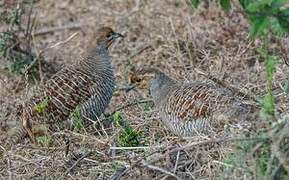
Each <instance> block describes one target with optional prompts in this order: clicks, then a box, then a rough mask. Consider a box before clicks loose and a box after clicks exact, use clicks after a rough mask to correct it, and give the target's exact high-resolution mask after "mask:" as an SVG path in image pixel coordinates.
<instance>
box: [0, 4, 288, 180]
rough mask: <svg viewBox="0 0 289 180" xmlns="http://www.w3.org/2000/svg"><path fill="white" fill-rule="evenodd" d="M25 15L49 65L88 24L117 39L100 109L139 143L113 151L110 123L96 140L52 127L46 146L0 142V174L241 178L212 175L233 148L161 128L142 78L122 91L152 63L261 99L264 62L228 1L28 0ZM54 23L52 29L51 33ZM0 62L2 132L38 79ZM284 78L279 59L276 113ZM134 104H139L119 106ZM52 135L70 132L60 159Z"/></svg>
mask: <svg viewBox="0 0 289 180" xmlns="http://www.w3.org/2000/svg"><path fill="white" fill-rule="evenodd" d="M236 9H237V10H236ZM34 14H35V15H36V17H37V21H36V24H37V26H36V30H35V32H40V31H41V30H42V31H43V30H44V31H46V32H45V33H38V34H37V33H36V34H35V37H34V46H35V47H36V49H37V50H38V52H40V51H43V50H44V53H43V60H44V61H46V62H48V64H50V65H51V66H52V67H54V69H56V70H59V69H61V67H62V66H65V65H69V64H71V63H73V62H75V61H77V60H78V57H80V56H81V55H82V54H83V53H85V50H86V49H87V47H89V46H90V44H89V42H90V38H91V37H92V36H93V33H94V32H95V31H96V29H97V28H98V27H101V26H103V25H105V26H111V27H113V29H114V30H115V31H117V32H120V33H122V34H124V35H125V38H124V39H123V40H119V41H118V42H117V43H116V44H115V45H114V46H113V47H111V49H110V52H111V56H112V63H113V66H114V70H115V76H116V82H117V90H116V92H115V93H114V96H113V99H112V101H111V103H110V105H109V108H108V109H107V112H106V114H109V113H111V112H113V111H115V110H117V109H119V112H120V113H121V116H122V118H124V119H125V120H126V121H127V122H129V123H130V124H131V125H132V127H133V128H134V129H136V130H137V131H142V132H143V133H144V137H142V138H141V142H140V145H139V146H140V148H139V149H137V148H132V149H129V148H128V149H125V148H121V147H119V148H113V147H115V146H117V144H116V143H115V137H116V136H117V134H118V133H119V131H120V130H119V128H118V127H114V128H113V132H110V133H109V134H104V135H101V136H100V135H95V134H93V132H92V131H91V130H87V131H81V132H77V131H71V132H70V131H66V130H58V131H56V132H53V133H52V137H54V141H55V142H54V143H53V145H52V146H49V147H35V146H33V145H31V143H30V142H29V141H28V140H25V142H23V143H20V144H18V145H15V147H13V148H12V149H11V150H9V149H5V147H3V146H0V147H1V148H2V150H3V153H2V155H1V156H2V157H1V158H2V159H1V162H0V177H1V178H5V177H10V178H11V179H14V178H23V179H31V178H33V179H40V178H43V177H51V179H54V178H63V179H108V178H114V177H116V178H117V176H120V174H121V175H122V178H123V179H127V178H131V179H139V178H142V179H151V178H154V179H169V178H171V177H174V178H177V177H178V178H179V179H199V178H201V177H202V179H215V178H222V177H225V178H230V177H231V178H234V177H239V178H246V176H245V175H240V174H238V173H235V174H234V173H232V174H227V176H228V177H226V176H225V175H221V173H220V172H221V171H222V170H223V169H224V168H225V166H226V164H225V163H223V160H224V159H226V155H228V154H230V153H233V151H234V148H233V147H232V146H231V145H230V143H228V142H217V143H213V142H210V140H211V139H214V135H212V136H208V137H193V138H190V139H180V138H178V137H176V136H174V135H173V134H171V133H170V132H169V131H168V130H167V129H166V127H165V126H164V125H163V124H162V123H161V122H160V118H159V115H158V113H157V112H156V110H155V109H154V108H153V106H152V104H151V103H149V102H147V101H148V100H150V98H151V97H150V94H149V91H148V88H147V83H146V82H144V83H143V84H142V86H141V87H137V88H136V90H132V91H129V92H126V91H125V90H123V89H125V88H127V87H129V86H130V82H131V74H132V72H133V70H135V69H137V68H139V67H142V66H155V67H158V68H159V69H161V70H162V71H164V72H165V73H167V74H168V75H170V76H171V77H173V78H175V79H178V80H180V81H193V80H205V81H206V80H208V79H207V78H206V76H204V75H203V74H202V73H201V72H203V73H204V74H206V75H211V76H213V77H216V78H218V79H221V80H222V81H224V82H226V83H227V84H229V85H230V86H233V87H236V88H238V89H240V90H241V91H243V92H249V91H250V92H252V93H254V94H255V96H259V97H262V96H263V95H264V94H265V92H266V79H265V71H264V62H263V60H262V58H260V56H259V55H258V48H259V47H260V41H259V40H255V41H252V40H251V39H250V38H249V37H248V33H249V23H248V21H247V19H246V17H245V16H244V14H242V12H240V11H238V7H237V6H236V7H235V6H234V7H233V10H231V11H230V12H227V13H225V12H223V11H222V10H221V9H220V7H219V5H218V4H217V3H211V4H209V5H207V4H202V6H201V7H200V8H198V9H194V8H192V5H191V4H190V3H189V1H186V0H166V1H154V0H144V1H142V0H115V1H109V0H104V1H95V0H83V1H75V0H63V1H56V0H50V1H37V2H36V3H35V5H34ZM55 27H59V29H58V30H55V29H54V30H53V28H55ZM51 28H52V30H51ZM75 33H76V34H75ZM71 37H72V38H71ZM59 42H64V43H60V44H57V43H59ZM288 42H289V41H288V38H283V39H282V40H281V44H282V45H283V47H285V48H287V52H288V50H289V46H288V44H289V43H288ZM53 46H54V47H53ZM271 46H272V47H271V51H272V52H274V53H276V54H278V55H280V57H283V58H285V56H287V58H288V54H284V52H283V51H281V48H280V45H279V44H272V45H271ZM0 65H1V73H0V77H1V78H0V88H1V89H0V97H1V98H0V106H1V107H0V113H1V114H0V115H1V116H0V118H1V119H0V120H1V121H0V125H1V136H2V137H4V138H5V137H6V135H7V131H8V130H9V129H10V128H12V127H13V126H15V124H16V119H17V118H16V117H15V114H13V112H14V111H15V110H16V107H17V105H19V104H21V103H22V102H23V101H24V100H25V99H27V96H29V95H30V94H31V92H33V88H34V87H35V86H37V85H39V83H41V82H40V81H29V83H26V81H25V77H23V76H21V75H14V74H11V73H9V72H8V71H7V70H6V69H5V66H6V64H5V62H3V61H2V60H1V64H0ZM56 70H55V71H56ZM288 74H289V68H288V66H286V64H285V63H283V61H282V59H281V60H280V61H279V64H278V67H277V70H276V74H275V76H274V91H273V92H274V95H275V96H276V97H277V98H276V104H277V108H278V109H279V116H282V115H283V114H284V113H285V112H286V111H287V112H288V110H289V106H288V102H289V100H288V95H287V96H286V95H285V94H284V93H283V90H282V87H283V86H285V83H286V81H288ZM51 75H52V73H47V74H45V72H44V74H42V78H43V80H44V81H45V79H47V78H49V76H51ZM142 101H145V102H146V103H141V102H142ZM134 102H140V103H135V105H131V106H128V107H127V108H124V106H125V105H127V104H133V103H134ZM286 104H287V106H286ZM102 118H105V117H102ZM251 124H252V122H242V123H240V124H238V123H237V124H235V125H232V127H229V129H230V133H232V134H242V133H244V132H246V131H247V130H248V129H247V128H248V127H247V126H251ZM62 135H68V136H70V137H71V144H70V152H69V154H68V156H65V141H64V140H63V138H62ZM207 141H208V142H207ZM124 169H126V170H124Z"/></svg>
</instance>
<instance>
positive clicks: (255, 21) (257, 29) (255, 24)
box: [250, 16, 270, 38]
mask: <svg viewBox="0 0 289 180" xmlns="http://www.w3.org/2000/svg"><path fill="white" fill-rule="evenodd" d="M251 22H252V24H251V32H250V34H251V37H252V38H256V37H257V36H259V35H262V34H263V33H264V32H265V30H266V29H267V28H268V27H269V25H270V24H269V23H270V21H269V19H268V18H267V17H261V16H254V17H252V18H251Z"/></svg>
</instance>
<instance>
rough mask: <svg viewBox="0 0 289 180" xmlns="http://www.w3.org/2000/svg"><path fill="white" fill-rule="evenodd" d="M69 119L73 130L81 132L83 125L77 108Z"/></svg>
mask: <svg viewBox="0 0 289 180" xmlns="http://www.w3.org/2000/svg"><path fill="white" fill-rule="evenodd" d="M70 118H71V119H72V121H73V126H74V129H76V130H78V131H79V130H81V129H84V125H83V119H82V116H81V111H80V107H79V106H77V107H76V108H75V109H74V111H73V112H71V113H70Z"/></svg>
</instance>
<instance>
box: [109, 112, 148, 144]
mask: <svg viewBox="0 0 289 180" xmlns="http://www.w3.org/2000/svg"><path fill="white" fill-rule="evenodd" d="M113 122H114V123H115V124H116V127H119V128H121V131H120V132H119V134H118V135H117V137H116V142H117V144H118V145H119V146H122V147H135V146H139V145H140V144H141V140H142V138H143V132H142V131H137V130H135V129H133V128H132V127H131V125H130V124H129V123H128V122H127V120H125V119H124V118H123V117H122V116H121V113H120V112H115V113H114V114H113Z"/></svg>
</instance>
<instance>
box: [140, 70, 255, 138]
mask: <svg viewBox="0 0 289 180" xmlns="http://www.w3.org/2000/svg"><path fill="white" fill-rule="evenodd" d="M138 73H154V74H155V77H154V79H153V80H152V81H151V85H150V92H151V95H152V97H153V100H154V103H155V105H156V107H157V108H158V110H159V111H160V115H161V118H162V121H163V122H164V124H165V125H166V126H168V128H169V129H170V130H171V131H172V132H174V133H175V134H177V135H179V136H192V135H195V134H198V133H208V132H211V131H212V130H213V129H215V128H217V126H219V125H220V124H222V122H220V121H226V120H231V119H234V118H240V117H241V116H243V115H246V114H247V113H249V112H251V111H252V110H253V109H252V108H253V106H252V105H249V104H246V103H245V102H243V101H242V100H241V99H240V98H238V97H235V96H234V95H233V93H232V92H231V91H229V90H228V89H226V88H224V87H220V86H218V85H217V84H214V83H208V82H200V81H195V82H190V83H180V82H178V81H176V80H174V79H172V78H170V77H168V76H167V75H165V74H164V73H162V72H161V71H159V70H158V69H153V68H149V69H144V70H141V71H139V72H138Z"/></svg>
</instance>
